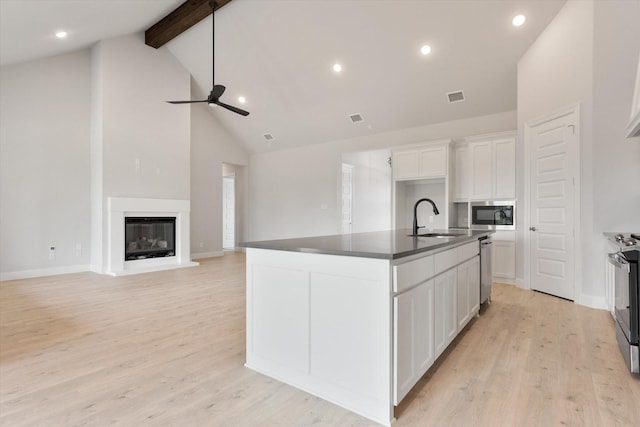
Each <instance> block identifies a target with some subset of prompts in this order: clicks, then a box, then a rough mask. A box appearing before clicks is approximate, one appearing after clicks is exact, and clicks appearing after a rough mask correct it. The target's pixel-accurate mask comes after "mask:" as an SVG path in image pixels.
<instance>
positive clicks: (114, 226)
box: [103, 197, 199, 276]
mask: <svg viewBox="0 0 640 427" xmlns="http://www.w3.org/2000/svg"><path fill="white" fill-rule="evenodd" d="M107 212H108V223H107V228H108V230H107V234H106V235H107V242H106V254H105V255H106V263H105V264H106V265H105V269H104V271H103V272H104V273H106V274H110V275H113V276H119V275H125V274H135V273H145V272H150V271H160V270H168V269H174V268H182V267H192V266H196V265H199V264H198V263H197V262H192V261H191V251H190V247H189V232H190V231H189V215H190V201H189V200H175V199H138V198H125V197H108V198H107ZM127 218H129V219H133V222H135V221H141V222H144V219H145V218H162V219H167V218H171V219H173V220H174V221H175V227H174V232H173V233H174V235H173V246H174V250H173V254H170V253H169V252H168V251H167V249H168V248H162V247H159V246H164V245H165V242H166V245H167V246H169V243H170V242H169V240H170V239H169V238H160V237H156V236H151V235H145V236H143V235H142V234H140V235H138V236H137V237H139V238H140V242H141V243H142V242H143V240H147V242H146V243H145V244H144V245H141V246H147V247H146V249H149V251H147V254H146V256H144V257H142V256H141V257H139V258H138V257H136V258H135V259H131V258H128V256H127V252H128V251H127V249H128V243H131V242H126V240H125V234H126V222H127ZM162 227H164V225H162ZM162 227H161V228H162ZM147 231H148V230H147ZM151 231H153V232H154V233H155V232H156V231H157V232H160V228H158V227H156V228H155V229H153V228H151ZM163 232H164V231H163ZM142 237H145V239H142ZM167 237H170V236H167ZM149 239H151V240H153V239H155V240H156V241H155V243H154V242H151V243H150V242H148V240H149ZM136 241H137V239H136ZM151 246H155V247H154V248H151ZM132 249H133V247H132ZM151 249H154V250H155V249H157V250H158V252H156V254H157V256H152V255H153V252H151V251H150V250H151ZM163 252H164V253H163Z"/></svg>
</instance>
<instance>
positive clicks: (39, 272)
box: [0, 264, 91, 282]
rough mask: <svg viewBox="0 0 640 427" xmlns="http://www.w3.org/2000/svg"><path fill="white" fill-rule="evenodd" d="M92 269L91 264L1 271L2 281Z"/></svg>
mask: <svg viewBox="0 0 640 427" xmlns="http://www.w3.org/2000/svg"><path fill="white" fill-rule="evenodd" d="M87 271H91V266H90V265H89V264H83V265H69V266H65V267H51V268H36V269H34V270H20V271H10V272H8V273H0V281H3V282H4V281H5V280H20V279H31V278H33V277H45V276H57V275H60V274H73V273H84V272H87Z"/></svg>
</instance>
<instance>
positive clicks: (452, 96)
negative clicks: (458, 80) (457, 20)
mask: <svg viewBox="0 0 640 427" xmlns="http://www.w3.org/2000/svg"><path fill="white" fill-rule="evenodd" d="M447 98H449V104H452V103H454V102H460V101H464V93H463V92H462V91H461V90H457V91H455V92H449V93H448V94H447Z"/></svg>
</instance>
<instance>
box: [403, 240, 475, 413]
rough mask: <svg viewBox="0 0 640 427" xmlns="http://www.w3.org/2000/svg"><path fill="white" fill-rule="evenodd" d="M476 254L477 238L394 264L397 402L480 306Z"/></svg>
mask: <svg viewBox="0 0 640 427" xmlns="http://www.w3.org/2000/svg"><path fill="white" fill-rule="evenodd" d="M478 252H479V246H478V243H477V242H473V243H469V244H466V245H463V246H459V247H457V248H454V249H450V250H448V251H443V252H439V253H437V254H435V255H433V256H427V257H424V258H418V259H416V260H413V261H409V262H406V263H403V264H399V265H397V266H394V270H393V271H394V273H393V281H394V283H393V289H394V290H404V291H401V292H399V293H398V294H396V296H394V297H393V359H394V364H393V377H394V381H393V403H394V405H397V404H398V403H400V401H401V400H402V399H403V398H404V397H405V396H406V394H407V393H408V392H409V391H410V390H411V388H413V386H414V385H415V384H416V383H417V382H418V380H420V378H421V377H422V376H423V375H424V373H425V372H427V370H428V369H429V367H431V365H432V364H433V363H434V362H435V360H436V359H437V358H438V357H439V356H440V355H441V354H442V352H444V350H445V349H446V348H447V347H448V346H449V344H451V342H452V341H453V340H454V338H455V337H456V335H458V332H460V331H461V330H462V328H464V326H466V324H467V323H468V322H469V320H471V318H472V317H473V315H474V314H476V313H477V312H478V310H479V309H480V258H479V257H478ZM434 274H435V276H433V275H434ZM420 276H422V282H420Z"/></svg>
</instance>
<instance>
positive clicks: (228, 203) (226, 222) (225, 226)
mask: <svg viewBox="0 0 640 427" xmlns="http://www.w3.org/2000/svg"><path fill="white" fill-rule="evenodd" d="M235 231H236V184H235V177H233V176H224V177H222V248H223V249H235V247H236V233H235Z"/></svg>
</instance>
